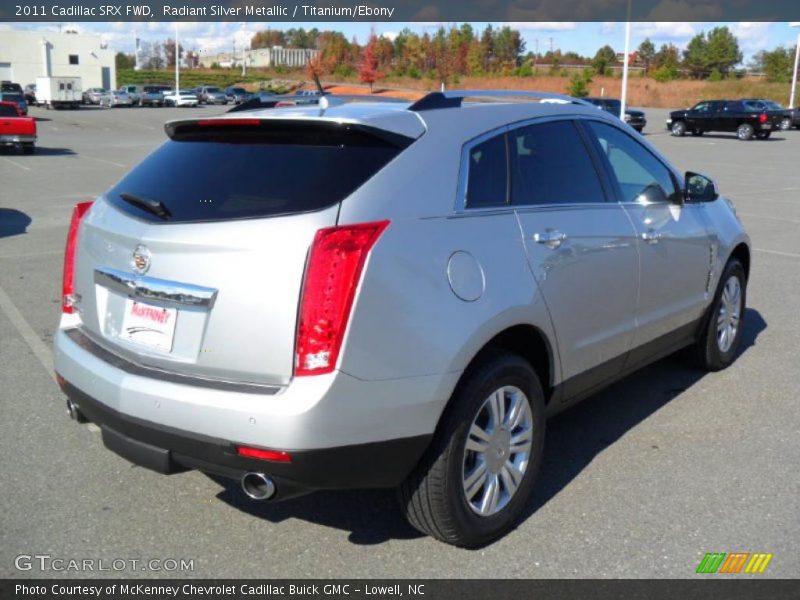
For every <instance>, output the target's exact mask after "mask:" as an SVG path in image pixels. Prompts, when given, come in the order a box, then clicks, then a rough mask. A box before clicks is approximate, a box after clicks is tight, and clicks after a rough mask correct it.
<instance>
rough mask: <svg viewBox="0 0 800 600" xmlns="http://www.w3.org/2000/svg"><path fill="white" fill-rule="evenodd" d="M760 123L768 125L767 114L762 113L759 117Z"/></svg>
mask: <svg viewBox="0 0 800 600" xmlns="http://www.w3.org/2000/svg"><path fill="white" fill-rule="evenodd" d="M758 122H759V123H766V122H767V113H761V114H760V115H758Z"/></svg>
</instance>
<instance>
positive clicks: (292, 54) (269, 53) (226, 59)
mask: <svg viewBox="0 0 800 600" xmlns="http://www.w3.org/2000/svg"><path fill="white" fill-rule="evenodd" d="M243 53H244V60H245V63H246V64H247V67H248V68H249V67H257V68H267V69H268V68H270V67H304V66H306V64H308V61H309V59H311V60H314V59H316V58H317V56H319V50H305V49H302V48H281V47H280V46H273V47H272V48H256V49H253V50H244V51H243ZM213 64H218V65H219V66H220V67H239V66H241V64H242V52H237V53H236V55H235V56H234V55H233V54H231V53H230V52H220V53H215V54H212V53H207V52H201V53H200V66H201V67H210V66H211V65H213Z"/></svg>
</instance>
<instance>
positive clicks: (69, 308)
mask: <svg viewBox="0 0 800 600" xmlns="http://www.w3.org/2000/svg"><path fill="white" fill-rule="evenodd" d="M91 206H92V203H91V202H79V203H78V204H76V205H75V208H73V209H72V220H71V221H70V223H69V232H68V233H67V247H66V249H65V250H64V276H63V278H62V280H61V311H62V312H64V313H67V314H72V313H74V312H75V247H76V246H77V243H78V229H79V228H80V225H81V220H82V219H83V217H84V216H85V215H86V212H87V211H88V210H89V208H91Z"/></svg>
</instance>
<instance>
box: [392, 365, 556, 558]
mask: <svg viewBox="0 0 800 600" xmlns="http://www.w3.org/2000/svg"><path fill="white" fill-rule="evenodd" d="M544 428H545V422H544V394H543V392H542V388H541V385H540V384H539V380H538V378H537V376H536V372H535V371H534V370H533V368H532V367H531V366H530V364H529V363H528V362H527V361H525V360H524V359H522V358H521V357H519V356H517V355H515V354H511V353H506V352H501V353H495V354H492V355H489V356H487V357H486V358H485V359H484V360H481V361H480V362H479V363H477V364H476V365H475V366H474V367H472V368H470V370H469V371H468V372H467V373H466V374H465V376H464V378H463V379H462V381H461V382H460V383H459V385H458V387H457V388H456V391H455V392H454V394H453V397H452V399H451V401H450V404H449V406H448V408H447V410H446V411H445V414H444V415H443V416H442V420H441V422H440V423H439V427H438V429H437V432H436V434H435V436H434V439H433V442H432V443H431V447H430V448H429V449H428V451H427V452H426V454H425V456H424V457H423V458H422V460H421V461H420V463H419V464H418V465H417V467H416V468H415V469H414V471H413V472H412V473H411V475H409V477H408V479H407V480H406V481H405V482H404V483H403V484H402V485H401V487H400V493H399V497H400V502H401V505H402V509H403V511H404V512H405V514H406V517H407V518H408V520H409V522H410V523H411V524H412V525H413V526H414V527H415V528H416V529H418V530H419V531H421V532H423V533H426V534H428V535H430V536H433V537H435V538H437V539H439V540H441V541H444V542H447V543H449V544H454V545H457V546H465V547H476V546H481V545H484V544H486V543H488V542H490V541H492V540H493V539H495V538H497V537H499V536H501V535H503V534H504V533H506V532H508V531H509V530H510V529H511V528H512V527H513V526H514V523H515V522H516V521H517V519H519V517H520V515H521V514H522V512H523V510H524V509H525V505H526V503H527V501H528V499H529V497H530V494H531V490H532V489H533V484H534V481H535V479H536V474H537V471H538V470H539V465H540V463H541V458H542V451H543V448H544Z"/></svg>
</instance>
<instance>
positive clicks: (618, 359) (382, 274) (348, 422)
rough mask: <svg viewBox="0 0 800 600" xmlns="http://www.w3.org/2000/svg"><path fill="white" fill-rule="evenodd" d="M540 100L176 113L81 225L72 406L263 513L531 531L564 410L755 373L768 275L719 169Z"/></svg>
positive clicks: (60, 363)
mask: <svg viewBox="0 0 800 600" xmlns="http://www.w3.org/2000/svg"><path fill="white" fill-rule="evenodd" d="M522 96H532V97H534V98H536V97H547V96H548V95H546V94H536V93H527V94H526V93H510V92H466V91H462V92H444V93H433V94H429V95H428V96H425V97H424V98H422V99H421V100H419V101H417V102H415V103H413V104H411V103H382V102H344V101H343V100H337V99H336V98H333V97H330V98H329V97H322V98H319V99H317V100H316V101H317V102H318V104H317V105H305V106H285V104H286V102H282V103H280V105H279V107H276V108H269V109H264V108H261V109H258V110H242V111H239V112H236V113H233V114H226V115H223V116H221V117H216V118H201V119H191V120H181V121H173V122H170V123H168V124H167V125H166V133H167V135H168V137H169V139H168V140H167V141H165V142H164V143H163V144H162V145H161V146H160V147H159V148H158V149H156V150H155V151H154V152H153V153H152V154H150V155H149V156H148V157H147V158H145V160H144V161H143V162H142V163H141V164H140V165H139V166H137V167H136V168H134V169H133V170H132V171H131V172H130V173H128V174H127V175H126V176H125V177H124V178H123V179H122V180H121V181H120V182H119V183H117V184H116V185H115V186H114V187H113V188H111V189H110V190H108V191H107V192H106V193H104V194H102V195H101V196H99V197H98V198H97V199H96V200H95V201H94V202H93V203H83V204H80V205H78V206H77V207H76V208H75V211H74V214H73V219H72V223H71V226H70V230H69V237H68V240H67V248H66V255H65V262H64V282H63V302H62V315H61V321H60V326H59V328H58V332H57V335H56V339H55V368H56V371H57V376H58V381H59V383H60V385H61V386H62V388H63V390H64V392H65V393H66V395H67V397H68V402H67V405H68V409H69V412H70V414H71V416H72V417H73V418H75V419H77V420H79V421H85V420H90V421H92V422H94V423H96V424H97V425H98V426H99V427H100V428H101V429H102V436H103V441H104V443H105V445H106V446H107V447H108V448H110V449H111V450H113V451H115V452H117V453H118V454H120V455H121V456H123V457H125V458H127V459H128V460H130V461H133V462H134V463H136V464H139V465H142V466H145V467H148V468H150V469H153V470H155V471H158V472H161V473H173V472H178V471H184V470H187V469H199V470H201V471H204V472H207V473H212V474H216V475H221V476H227V477H230V478H234V479H236V480H239V481H240V482H241V486H242V488H243V489H244V492H245V493H246V494H247V495H248V496H250V497H251V498H254V499H261V500H279V499H285V498H290V497H293V496H297V495H299V494H303V493H307V492H310V491H313V490H319V489H342V488H365V487H397V488H399V498H400V503H401V506H402V510H403V511H404V512H405V514H406V515H407V517H408V519H409V521H410V522H411V523H412V524H413V526H414V527H416V528H417V529H419V530H420V531H422V532H424V533H427V534H430V535H432V536H434V537H436V538H438V539H440V540H443V541H445V542H448V543H452V544H457V545H461V546H468V547H474V546H479V545H483V544H486V543H487V542H489V541H491V540H493V539H494V538H496V537H498V536H500V535H502V534H503V533H505V532H507V531H508V530H509V529H510V528H511V527H512V526H513V525H514V523H515V521H516V520H517V519H518V518H519V517H520V515H521V514H522V513H523V512H524V508H525V505H526V503H528V502H529V501H530V497H531V492H532V489H533V487H534V481H535V479H536V474H537V470H538V468H539V465H540V463H541V460H542V452H543V447H544V433H545V419H546V418H547V417H548V416H550V415H552V414H554V413H556V412H558V411H560V410H562V409H564V408H565V407H567V406H569V405H570V404H572V403H574V402H576V401H578V400H580V399H582V398H585V397H586V396H588V395H590V394H592V393H593V392H595V391H596V390H599V389H600V388H602V387H604V386H606V385H608V384H609V383H611V382H613V381H615V380H617V379H619V378H621V377H623V376H624V375H626V374H628V373H630V372H632V371H634V370H636V369H639V368H641V367H642V366H644V365H646V364H648V363H651V362H653V361H655V360H658V359H659V358H661V357H664V356H666V355H668V354H671V353H673V352H675V351H677V350H680V349H682V348H686V354H687V355H689V356H690V358H692V359H693V360H694V362H695V363H696V365H698V366H699V367H701V368H703V369H707V370H712V371H713V370H718V369H723V368H725V367H727V366H728V365H730V364H731V362H732V361H733V360H734V358H735V356H736V354H737V349H738V348H739V346H740V341H741V337H742V327H743V318H744V314H745V312H744V311H745V289H746V286H747V280H748V273H749V270H750V249H749V239H748V237H747V234H746V233H745V231H744V229H743V227H742V224H741V223H740V221H739V219H738V218H737V216H736V213H735V211H734V209H733V206H732V205H731V204H730V202H729V201H728V200H726V199H724V198H721V197H719V195H718V192H717V188H716V186H715V184H714V183H713V182H712V181H711V180H709V179H708V178H706V177H704V176H702V175H699V174H696V173H687V174H681V173H678V172H677V171H676V170H675V169H674V168H673V167H672V166H671V165H670V163H669V162H668V161H667V160H666V159H665V158H664V157H663V156H662V155H661V154H660V153H659V152H658V151H657V150H656V149H655V148H653V147H652V146H651V145H650V144H649V143H648V142H647V141H646V140H645V139H644V138H642V137H641V136H640V135H638V134H636V133H635V132H634V131H633V130H632V129H630V127H629V126H627V125H626V124H624V123H622V122H621V121H619V119H617V118H615V117H613V116H611V115H608V114H606V113H603V112H601V111H598V110H597V109H596V108H595V107H594V106H591V105H588V104H585V103H583V102H581V101H578V100H574V99H570V98H564V97H561V98H552V97H547V98H546V100H548V101H547V102H534V101H533V99H532V98H523V100H524V101H519V99H517V98H516V97H522ZM475 97H479V98H477V99H478V100H480V101H474V100H472V101H470V100H469V99H470V98H475ZM490 97H491V99H494V100H495V101H490ZM498 100H499V101H498ZM87 464H89V466H88V467H87V468H91V464H90V463H87Z"/></svg>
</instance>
